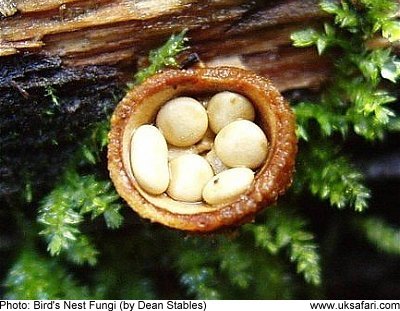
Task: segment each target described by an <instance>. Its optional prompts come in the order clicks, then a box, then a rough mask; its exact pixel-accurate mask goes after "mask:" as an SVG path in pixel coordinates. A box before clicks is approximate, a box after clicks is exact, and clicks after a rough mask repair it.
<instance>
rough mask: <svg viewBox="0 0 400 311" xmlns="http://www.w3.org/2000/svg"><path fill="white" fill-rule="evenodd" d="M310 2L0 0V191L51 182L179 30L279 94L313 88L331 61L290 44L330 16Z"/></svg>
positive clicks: (206, 53) (215, 61)
mask: <svg viewBox="0 0 400 311" xmlns="http://www.w3.org/2000/svg"><path fill="white" fill-rule="evenodd" d="M317 2H318V1H317V0H306V1H300V0H282V1H250V2H249V1H243V0H208V1H195V0H173V1H157V0H136V1H133V0H131V1H128V0H114V1H110V0H101V1H85V0H31V1H26V0H14V1H10V0H5V1H4V0H0V13H1V14H2V16H1V18H0V111H1V118H0V130H1V135H0V144H1V148H2V155H1V167H0V176H1V182H0V196H4V195H6V196H8V195H10V194H13V193H17V192H21V189H22V188H24V187H25V185H26V184H27V182H28V183H31V184H33V185H34V186H35V187H36V188H37V189H39V188H40V185H43V186H44V188H46V185H49V184H53V182H54V178H55V177H56V176H58V174H60V172H61V171H62V168H63V166H64V165H65V162H66V161H67V159H68V157H69V156H70V154H71V152H73V150H74V149H75V147H76V145H77V142H79V138H80V137H82V135H84V133H85V130H86V129H87V127H88V126H90V125H91V124H92V123H94V122H96V121H98V120H100V119H104V118H105V117H106V116H107V115H109V114H110V111H111V109H112V108H113V107H114V105H115V104H116V102H117V101H118V99H119V98H120V97H121V96H122V94H123V92H124V88H125V85H126V82H128V81H130V80H131V79H132V75H133V73H134V72H135V70H136V68H137V67H138V66H140V64H143V63H145V62H146V55H147V54H148V52H149V50H150V49H152V48H155V47H158V46H160V45H161V44H162V43H163V42H164V41H165V40H166V39H167V38H168V37H169V36H170V35H171V34H172V33H177V32H180V31H181V30H182V29H185V28H186V29H188V30H189V31H188V37H189V38H190V41H189V45H190V52H196V53H197V54H198V55H199V56H200V59H201V60H202V61H203V62H205V64H206V65H209V66H215V65H220V64H223V65H234V66H239V67H243V68H248V69H250V70H253V71H255V72H257V73H259V74H261V75H264V76H268V77H270V78H271V79H272V81H273V82H274V84H275V85H276V86H277V87H278V88H279V89H280V90H281V91H288V90H293V89H304V88H318V87H319V86H320V85H321V84H322V83H323V82H324V81H325V80H326V79H327V78H328V77H329V71H330V62H329V59H327V58H325V57H320V56H318V55H317V53H316V52H315V50H314V49H297V48H294V47H292V46H291V40H290V34H291V33H292V32H293V31H295V30H297V29H303V28H305V27H307V26H310V25H314V24H316V23H318V22H319V21H320V20H321V19H326V18H327V16H326V15H325V14H324V13H323V12H322V11H321V10H320V9H319V7H318V4H317ZM49 88H51V89H54V95H56V96H57V98H58V101H56V102H55V101H54V98H53V99H52V96H50V95H49V94H48V93H49Z"/></svg>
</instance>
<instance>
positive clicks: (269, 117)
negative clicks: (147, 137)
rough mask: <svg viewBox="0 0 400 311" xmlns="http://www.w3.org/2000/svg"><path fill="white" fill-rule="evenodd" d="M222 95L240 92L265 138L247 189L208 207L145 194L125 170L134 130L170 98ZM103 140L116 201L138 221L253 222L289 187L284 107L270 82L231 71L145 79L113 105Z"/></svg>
mask: <svg viewBox="0 0 400 311" xmlns="http://www.w3.org/2000/svg"><path fill="white" fill-rule="evenodd" d="M224 91H229V92H235V93H238V94H241V95H243V96H245V97H246V98H247V99H248V100H249V101H250V102H251V103H252V104H253V106H254V109H255V113H256V118H255V122H256V124H257V125H258V126H259V127H260V128H261V129H262V131H263V132H264V133H265V135H266V137H267V139H268V150H267V155H266V159H265V161H264V162H263V163H262V165H261V166H260V167H259V168H258V169H257V170H256V171H255V176H254V181H253V182H252V183H251V185H250V186H249V187H248V188H247V190H246V191H245V192H244V193H242V194H241V195H239V196H238V197H236V198H235V199H234V201H231V202H228V203H222V204H214V205H209V204H207V203H206V202H205V201H199V202H195V203H193V202H183V201H177V200H174V199H172V198H171V197H170V196H168V194H167V193H162V194H157V195H156V194H150V193H148V192H146V191H145V190H144V189H143V188H142V187H141V186H140V185H139V183H138V182H137V180H136V179H135V177H134V174H133V171H132V167H131V159H130V152H131V140H132V135H133V133H134V131H135V130H136V129H137V128H138V127H139V126H141V125H144V124H154V123H155V120H156V116H157V113H158V112H159V110H160V109H161V107H162V106H163V105H164V104H165V103H166V102H168V101H169V100H171V99H174V98H177V97H179V96H190V97H193V98H206V97H208V98H209V97H210V96H213V95H214V94H216V93H218V92H224ZM109 139H110V141H109V145H108V168H109V171H110V176H111V179H112V180H113V182H114V185H115V187H116V190H117V191H118V193H119V194H120V195H121V197H122V198H124V199H125V200H126V201H127V203H128V204H129V205H130V206H131V207H132V208H133V209H134V210H135V211H136V212H137V213H138V214H139V215H140V216H141V217H143V218H147V219H149V220H151V221H153V222H158V223H161V224H164V225H166V226H168V227H172V228H176V229H181V230H186V231H193V232H209V231H214V230H217V229H220V228H224V227H231V226H235V225H239V224H242V223H244V222H246V221H249V220H251V219H253V218H254V216H255V214H256V213H257V212H259V211H260V210H262V209H263V208H265V207H267V206H269V205H271V204H272V203H274V202H275V201H276V200H277V199H278V196H279V195H282V194H283V193H284V192H285V191H286V189H287V188H288V187H289V185H290V184H291V182H292V174H293V171H294V164H295V156H296V153H297V139H296V135H295V119H294V115H293V113H292V111H291V109H290V107H289V105H288V103H287V102H286V101H285V100H284V99H283V97H282V96H281V95H280V93H279V92H278V91H277V90H276V88H275V87H274V86H272V84H271V82H270V80H268V79H266V78H264V77H260V76H258V75H256V74H254V73H252V72H249V71H246V70H242V69H239V68H233V67H218V68H200V69H190V70H167V71H164V72H162V73H159V74H157V75H155V76H153V77H151V78H149V79H147V80H146V81H145V82H144V83H143V84H141V85H139V86H138V87H136V88H134V89H132V90H130V91H129V92H128V93H127V94H126V96H125V97H124V99H123V100H122V101H121V102H120V103H119V104H118V106H117V108H116V110H115V112H114V114H113V116H112V119H111V131H110V133H109Z"/></svg>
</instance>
